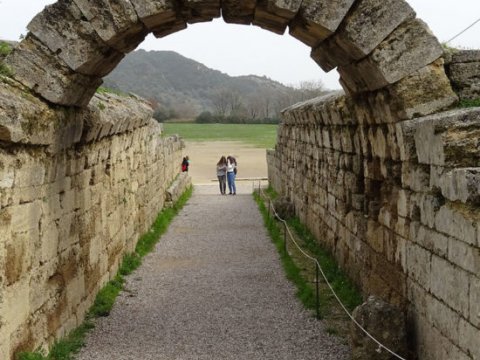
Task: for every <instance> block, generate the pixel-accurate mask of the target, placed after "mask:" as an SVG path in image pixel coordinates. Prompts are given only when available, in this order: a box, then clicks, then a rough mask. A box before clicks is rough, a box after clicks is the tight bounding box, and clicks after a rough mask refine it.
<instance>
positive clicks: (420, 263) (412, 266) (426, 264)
mask: <svg viewBox="0 0 480 360" xmlns="http://www.w3.org/2000/svg"><path fill="white" fill-rule="evenodd" d="M431 264H432V254H431V253H430V252H429V251H426V250H425V249H424V248H422V247H420V246H417V245H414V244H412V245H407V271H408V273H407V275H408V276H409V277H411V278H412V279H414V280H415V281H416V282H417V283H418V284H419V285H420V286H421V287H422V288H423V289H425V290H427V291H428V290H429V289H430V286H431V280H430V276H431V275H430V274H431V271H432V270H431V266H432V265H431Z"/></svg>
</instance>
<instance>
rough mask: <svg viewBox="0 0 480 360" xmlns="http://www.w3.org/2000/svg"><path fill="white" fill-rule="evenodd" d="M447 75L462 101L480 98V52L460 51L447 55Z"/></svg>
mask: <svg viewBox="0 0 480 360" xmlns="http://www.w3.org/2000/svg"><path fill="white" fill-rule="evenodd" d="M445 58H446V68H447V74H448V77H449V78H450V81H451V82H452V85H453V87H454V89H455V91H456V92H457V94H458V96H459V97H460V99H462V100H474V99H478V98H479V97H480V51H478V50H460V51H454V52H450V53H446V54H445Z"/></svg>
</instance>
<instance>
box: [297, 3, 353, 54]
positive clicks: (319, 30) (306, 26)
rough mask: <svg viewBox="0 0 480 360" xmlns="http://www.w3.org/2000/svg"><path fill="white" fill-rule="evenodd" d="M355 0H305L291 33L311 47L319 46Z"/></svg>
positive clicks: (336, 26) (333, 30)
mask: <svg viewBox="0 0 480 360" xmlns="http://www.w3.org/2000/svg"><path fill="white" fill-rule="evenodd" d="M353 2H354V1H353V0H334V1H331V0H321V1H316V0H304V1H302V4H301V6H300V10H299V11H298V14H297V16H296V17H295V19H294V21H293V23H292V24H291V25H290V35H292V36H293V37H295V38H297V39H298V40H300V41H302V42H303V43H305V44H306V45H308V46H310V47H315V46H317V45H318V44H319V43H320V42H321V41H323V40H325V39H326V38H327V37H329V36H330V35H331V34H333V33H334V32H335V31H336V30H337V28H338V26H339V25H340V23H341V22H342V20H343V18H344V17H345V15H346V14H347V11H348V10H349V9H350V7H351V6H352V4H353Z"/></svg>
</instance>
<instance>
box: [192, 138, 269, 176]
mask: <svg viewBox="0 0 480 360" xmlns="http://www.w3.org/2000/svg"><path fill="white" fill-rule="evenodd" d="M186 145H187V147H186V149H185V150H184V155H188V156H189V158H190V170H189V173H190V176H191V177H192V182H193V183H194V184H212V180H216V172H215V165H216V163H217V162H218V160H219V159H220V156H222V155H225V156H228V155H233V156H235V158H236V159H237V162H238V171H239V172H238V178H266V177H267V157H266V150H265V149H261V148H256V147H253V146H250V145H246V144H245V143H242V142H236V141H212V142H193V141H189V142H186Z"/></svg>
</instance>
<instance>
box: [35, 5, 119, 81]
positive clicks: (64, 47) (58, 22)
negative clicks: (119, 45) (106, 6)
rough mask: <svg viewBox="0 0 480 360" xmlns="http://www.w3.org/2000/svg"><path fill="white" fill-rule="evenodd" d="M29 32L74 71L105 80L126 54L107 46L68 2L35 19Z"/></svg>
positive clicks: (80, 13)
mask: <svg viewBox="0 0 480 360" xmlns="http://www.w3.org/2000/svg"><path fill="white" fill-rule="evenodd" d="M27 28H28V30H30V32H31V33H32V34H33V35H34V36H35V37H36V38H37V39H39V40H40V41H41V42H42V43H43V44H44V45H46V46H47V47H48V48H49V49H50V50H51V51H52V52H53V53H55V54H56V56H57V57H58V58H60V59H62V60H63V61H64V62H65V63H66V64H67V65H68V66H69V67H70V68H71V69H72V70H73V71H75V72H78V73H80V74H84V75H89V76H92V75H94V76H97V77H102V76H105V75H107V74H108V73H109V72H110V71H112V70H113V69H114V68H115V67H116V66H117V64H118V63H119V62H120V60H122V58H123V57H124V54H123V53H121V52H119V51H117V50H115V49H113V48H111V47H110V46H108V45H106V44H105V43H104V42H103V41H102V40H101V39H100V37H99V36H98V35H97V33H96V32H95V30H94V29H93V27H92V25H91V24H90V22H89V21H84V14H82V12H81V11H80V9H79V8H78V7H77V5H75V3H73V2H71V1H67V0H60V1H58V2H56V3H54V4H53V5H49V6H47V7H45V9H44V10H43V11H42V12H41V13H39V14H38V15H37V16H35V17H34V18H33V20H32V21H31V22H30V23H29V24H28V26H27Z"/></svg>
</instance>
